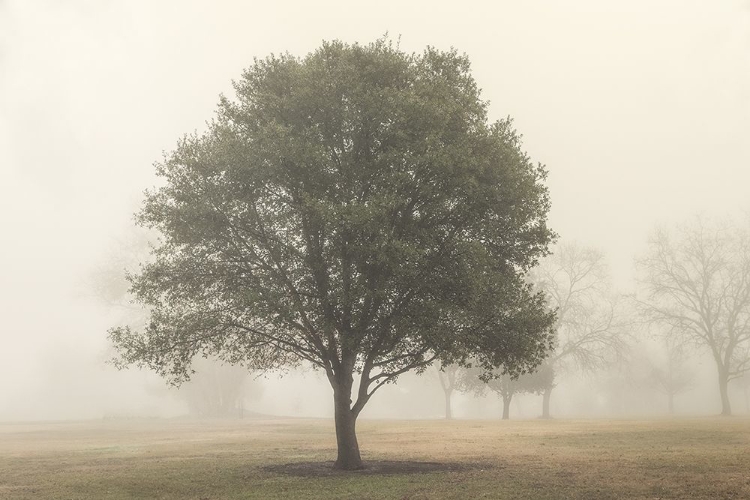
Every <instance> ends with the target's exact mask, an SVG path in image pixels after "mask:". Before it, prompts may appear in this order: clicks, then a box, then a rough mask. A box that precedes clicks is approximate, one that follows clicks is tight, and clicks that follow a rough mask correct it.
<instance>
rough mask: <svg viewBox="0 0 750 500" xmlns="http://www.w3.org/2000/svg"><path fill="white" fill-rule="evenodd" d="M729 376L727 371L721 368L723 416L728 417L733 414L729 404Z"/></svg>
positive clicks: (720, 388)
mask: <svg viewBox="0 0 750 500" xmlns="http://www.w3.org/2000/svg"><path fill="white" fill-rule="evenodd" d="M728 385H729V374H728V373H727V370H724V369H721V368H719V393H720V394H721V414H722V416H725V417H728V416H729V415H731V414H732V408H731V406H730V404H729V388H728Z"/></svg>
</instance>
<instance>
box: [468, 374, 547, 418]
mask: <svg viewBox="0 0 750 500" xmlns="http://www.w3.org/2000/svg"><path fill="white" fill-rule="evenodd" d="M552 375H553V374H552V372H551V371H550V370H549V369H548V368H547V367H545V365H542V366H541V367H540V369H539V371H535V372H530V373H525V374H522V375H519V376H518V377H516V376H513V375H511V374H508V373H504V372H503V371H502V370H501V369H500V370H495V371H494V372H492V373H487V372H483V371H481V370H477V369H475V368H462V369H460V370H459V371H458V374H457V379H458V382H457V385H458V386H459V387H460V388H461V390H463V391H472V392H473V393H474V394H476V395H484V394H485V393H486V392H487V391H488V390H489V391H491V392H494V393H495V394H497V395H499V396H500V398H501V399H502V402H503V414H502V419H503V420H508V419H509V418H510V403H511V401H512V399H513V396H515V395H516V394H521V393H534V394H539V393H541V392H542V391H544V389H545V388H546V387H548V386H549V384H550V383H551V380H550V379H551V377H552Z"/></svg>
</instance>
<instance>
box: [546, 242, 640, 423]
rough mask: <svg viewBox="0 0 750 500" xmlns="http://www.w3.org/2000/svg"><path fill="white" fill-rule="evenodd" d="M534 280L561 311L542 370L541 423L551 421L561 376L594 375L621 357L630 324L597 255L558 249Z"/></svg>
mask: <svg viewBox="0 0 750 500" xmlns="http://www.w3.org/2000/svg"><path fill="white" fill-rule="evenodd" d="M532 278H533V280H534V281H535V283H536V285H537V286H538V287H539V288H540V289H541V290H542V291H544V293H545V294H546V296H547V297H548V301H549V304H550V307H553V308H557V323H556V339H555V347H554V350H553V351H552V352H551V353H550V355H549V356H548V357H547V359H545V361H544V363H543V365H542V367H541V368H540V369H539V371H543V372H544V373H546V374H547V375H546V378H545V380H546V381H547V385H546V386H545V388H544V390H543V391H542V396H543V399H542V417H543V418H549V416H550V412H549V403H550V397H551V395H552V390H553V389H554V388H555V385H556V379H557V376H558V375H559V374H560V372H561V371H564V370H566V369H579V370H587V371H591V370H594V369H596V368H598V367H601V366H604V365H607V364H609V363H611V362H612V361H613V360H614V359H615V358H616V357H618V356H621V355H622V354H623V353H624V352H625V350H626V346H627V343H626V336H627V327H628V321H629V320H628V318H627V317H626V314H625V311H624V307H623V304H622V301H621V299H620V298H619V297H618V295H617V294H615V293H614V292H613V291H612V287H611V284H610V280H609V275H608V272H607V266H606V264H605V262H604V256H603V254H602V253H601V252H599V251H598V250H595V249H592V248H585V247H581V246H579V245H577V244H575V243H572V244H571V243H567V244H559V245H557V246H556V247H555V249H554V251H553V254H552V255H550V256H549V257H547V258H545V259H544V260H543V261H542V263H541V264H540V265H539V267H537V268H536V269H534V272H533V275H532Z"/></svg>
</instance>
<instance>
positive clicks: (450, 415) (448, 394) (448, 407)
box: [445, 391, 453, 420]
mask: <svg viewBox="0 0 750 500" xmlns="http://www.w3.org/2000/svg"><path fill="white" fill-rule="evenodd" d="M452 394H453V391H445V418H446V420H450V419H452V418H453V411H451V395H452Z"/></svg>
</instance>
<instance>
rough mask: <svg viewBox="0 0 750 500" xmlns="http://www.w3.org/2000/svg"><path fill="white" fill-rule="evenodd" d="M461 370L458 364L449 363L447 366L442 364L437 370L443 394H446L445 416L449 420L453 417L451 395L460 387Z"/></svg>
mask: <svg viewBox="0 0 750 500" xmlns="http://www.w3.org/2000/svg"><path fill="white" fill-rule="evenodd" d="M461 370H462V368H461V367H460V366H458V365H456V364H449V365H447V366H443V365H441V366H440V368H438V370H437V375H438V380H439V381H440V387H441V388H442V389H443V394H444V395H445V418H446V419H448V420H450V419H452V418H453V409H452V407H451V397H452V396H453V393H454V392H455V391H456V390H459V388H460V385H459V382H460V377H459V375H460V371H461Z"/></svg>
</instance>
